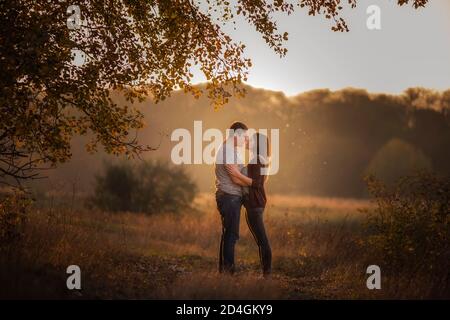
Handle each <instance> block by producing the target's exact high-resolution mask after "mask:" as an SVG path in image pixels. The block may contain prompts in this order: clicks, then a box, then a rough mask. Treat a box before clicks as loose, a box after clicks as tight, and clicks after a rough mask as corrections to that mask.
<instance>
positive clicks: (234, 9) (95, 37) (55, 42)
mask: <svg viewBox="0 0 450 320" xmlns="http://www.w3.org/2000/svg"><path fill="white" fill-rule="evenodd" d="M344 2H345V3H344ZM356 2H357V0H349V1H348V2H347V1H340V0H299V1H298V2H290V1H283V0H273V1H266V0H245V1H244V0H239V1H233V3H231V2H229V1H226V0H208V1H206V2H205V1H195V0H107V1H104V0H80V1H77V3H76V5H77V6H79V8H80V12H79V13H80V16H79V18H80V19H78V16H77V14H78V12H77V10H76V9H75V8H74V7H73V6H72V5H73V4H74V3H73V1H48V0H9V1H1V2H0V27H1V31H0V34H1V35H0V42H1V45H0V69H1V71H2V76H1V79H0V90H1V94H0V117H1V118H2V120H1V122H0V163H1V165H0V177H2V178H5V177H13V178H15V179H16V180H20V179H24V178H32V177H34V176H35V174H36V173H35V171H34V170H33V169H35V168H37V167H39V166H40V165H42V164H43V163H46V164H56V163H58V162H64V161H66V160H68V159H69V158H70V157H71V150H70V141H71V138H72V137H73V136H74V135H80V134H81V135H84V134H86V133H88V132H90V133H92V136H93V139H92V141H91V142H90V143H89V144H88V146H87V147H88V149H89V150H91V151H95V150H96V148H97V146H98V145H103V147H104V148H105V150H106V151H107V152H108V153H112V154H128V155H130V156H132V155H137V154H139V153H141V152H142V151H145V150H149V149H151V148H150V147H149V146H145V145H140V144H139V143H138V140H137V136H136V135H135V131H136V130H137V129H140V128H141V127H142V126H143V125H144V122H143V116H142V114H141V113H140V112H138V111H137V110H135V109H134V108H130V107H129V106H128V105H118V104H115V103H114V102H113V101H112V99H111V98H110V92H111V90H121V91H123V92H124V94H125V96H126V97H127V102H128V104H132V103H133V102H134V101H135V100H136V99H143V98H145V97H146V96H150V97H151V98H152V99H153V100H154V101H159V100H162V99H164V98H166V97H168V96H169V95H170V94H171V92H172V91H173V90H175V89H184V90H185V91H188V92H191V93H192V94H194V95H195V96H199V95H200V94H201V92H200V91H199V90H198V89H197V88H195V87H193V86H192V85H191V78H192V76H193V75H192V70H193V68H194V67H198V68H200V70H201V71H202V72H203V73H204V74H205V76H206V78H207V79H208V80H209V82H208V85H207V87H206V89H205V90H206V92H207V95H208V97H209V99H210V101H211V102H212V103H213V104H215V105H220V104H223V103H226V102H227V99H228V97H229V96H231V95H236V94H237V95H240V94H242V93H243V90H242V89H241V88H240V87H239V84H240V83H241V82H242V81H245V80H246V78H247V72H248V69H249V67H250V66H251V61H250V59H249V58H246V57H244V47H245V45H244V44H242V43H236V42H234V41H233V40H232V39H231V37H230V36H229V35H227V34H226V33H225V32H224V31H223V30H222V25H223V24H225V23H233V22H234V21H235V19H236V17H237V16H243V17H244V18H245V20H246V21H247V22H248V23H249V24H251V25H253V26H254V27H255V29H256V31H257V32H258V33H260V34H261V36H262V37H263V39H264V40H265V41H266V43H267V45H268V46H269V47H271V48H272V49H273V50H274V51H275V52H276V53H277V54H279V55H280V56H283V55H285V53H286V48H285V47H284V46H283V44H284V41H286V40H287V38H288V34H287V33H286V32H280V31H279V30H278V27H277V22H276V21H275V19H274V14H275V13H280V12H281V13H285V14H290V13H292V12H293V11H294V10H295V8H297V7H299V8H304V9H306V10H308V11H309V14H310V15H323V16H325V17H326V18H328V19H331V20H333V22H332V29H333V30H334V31H348V27H347V24H346V23H345V21H344V19H343V18H341V17H340V14H339V13H340V11H341V10H342V8H343V6H346V5H347V6H350V7H354V6H356ZM408 3H410V4H412V5H413V6H414V7H415V8H418V7H421V6H424V5H425V4H426V3H427V0H411V1H409V0H398V4H399V5H405V4H408ZM69 7H70V8H69ZM68 8H69V10H68ZM74 14H75V16H74ZM68 18H70V19H69V20H68ZM73 50H80V51H78V52H82V53H83V54H84V56H85V63H84V64H82V65H79V64H77V63H74V61H73V52H74V51H73Z"/></svg>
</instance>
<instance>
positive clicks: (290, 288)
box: [0, 195, 392, 299]
mask: <svg viewBox="0 0 450 320" xmlns="http://www.w3.org/2000/svg"><path fill="white" fill-rule="evenodd" d="M313 200H314V199H313V198H291V200H289V199H288V198H287V197H276V196H275V197H273V198H272V200H271V202H270V205H269V206H268V208H267V211H266V213H265V215H266V216H265V219H266V226H267V231H268V235H269V238H270V241H271V246H272V250H273V256H274V257H273V269H274V275H273V277H272V279H271V280H264V279H262V278H261V277H260V275H259V264H258V255H257V247H256V245H255V243H254V241H253V238H252V237H251V234H250V232H249V231H248V228H247V226H246V224H245V218H244V216H242V217H241V235H240V240H239V241H238V244H237V251H236V254H237V261H238V265H239V268H240V270H239V272H238V275H237V276H234V277H229V276H224V275H219V274H218V273H217V272H216V264H217V259H216V257H217V249H218V243H219V237H220V219H219V215H218V213H217V211H216V209H215V203H214V199H213V198H212V197H211V196H206V195H201V196H199V197H198V198H197V199H196V201H195V205H196V210H189V211H188V212H186V213H184V214H182V215H172V214H160V215H154V216H145V215H141V214H132V213H120V214H109V213H106V212H100V211H88V210H68V209H57V210H56V209H54V210H51V209H35V210H33V211H32V212H31V214H30V216H29V219H28V223H27V225H26V232H25V238H24V239H22V241H21V242H20V244H18V245H15V246H14V248H13V250H9V251H8V252H6V253H5V254H4V255H2V258H0V259H1V261H0V262H1V265H0V268H1V274H2V276H0V281H1V287H2V292H1V293H0V296H1V297H4V298H11V297H25V298H80V297H81V298H104V299H116V298H132V299H148V298H193V299H197V298H198V299H204V298H211V299H222V298H231V299H233V298H238V299H257V298H260V299H279V298H288V299H305V298H306V299H321V298H325V299H328V298H329V299H336V298H379V297H383V298H386V297H391V296H390V295H391V294H392V293H391V291H386V292H383V290H382V291H381V292H374V291H369V290H368V289H366V287H365V279H366V275H365V267H366V265H365V264H364V260H363V259H362V258H361V257H362V256H363V254H362V252H361V249H360V246H359V245H358V234H359V233H360V231H361V221H362V218H363V216H362V214H361V213H359V212H358V211H357V210H356V209H357V207H358V205H357V204H362V205H364V203H361V202H356V201H351V200H349V201H343V202H342V203H341V202H339V201H337V200H330V199H326V200H323V199H322V200H320V199H318V201H317V202H314V201H313ZM10 249H11V248H10ZM71 264H76V265H79V266H80V267H81V270H82V290H81V292H77V293H74V292H71V291H68V290H67V289H65V280H66V276H67V275H66V274H65V269H66V267H67V266H68V265H71ZM386 295H387V296H386Z"/></svg>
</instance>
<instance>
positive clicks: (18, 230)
mask: <svg viewBox="0 0 450 320" xmlns="http://www.w3.org/2000/svg"><path fill="white" fill-rule="evenodd" d="M30 204H31V200H30V199H28V198H27V197H26V196H25V195H23V194H21V193H18V192H16V193H13V194H3V195H1V196H0V246H6V245H9V244H11V243H15V242H16V241H18V240H20V239H21V238H22V236H23V230H24V226H25V223H26V217H27V211H28V209H29V207H30Z"/></svg>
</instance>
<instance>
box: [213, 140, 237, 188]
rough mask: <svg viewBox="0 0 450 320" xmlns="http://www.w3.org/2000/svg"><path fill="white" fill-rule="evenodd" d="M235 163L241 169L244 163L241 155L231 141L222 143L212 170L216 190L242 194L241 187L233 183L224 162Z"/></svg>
mask: <svg viewBox="0 0 450 320" xmlns="http://www.w3.org/2000/svg"><path fill="white" fill-rule="evenodd" d="M227 163H228V164H232V163H233V164H237V166H238V168H239V170H242V168H243V167H244V163H243V161H242V157H241V155H240V154H239V152H238V151H237V149H236V148H234V147H233V145H232V143H227V142H225V143H223V144H222V145H221V146H220V148H219V150H218V151H217V155H216V163H215V165H214V172H215V175H216V191H222V192H225V193H228V194H233V195H237V196H242V188H241V186H240V185H238V184H236V183H234V182H233V181H232V180H231V178H230V175H229V174H228V172H227V170H226V169H225V164H227Z"/></svg>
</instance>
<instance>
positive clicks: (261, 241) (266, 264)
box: [246, 208, 272, 275]
mask: <svg viewBox="0 0 450 320" xmlns="http://www.w3.org/2000/svg"><path fill="white" fill-rule="evenodd" d="M246 211H247V214H246V217H247V224H248V227H249V229H250V231H251V232H252V234H253V237H254V238H255V241H256V244H257V245H258V248H259V259H260V261H261V267H262V270H263V274H264V275H269V274H270V273H271V271H272V250H271V249H270V244H269V239H267V235H266V229H265V228H264V221H263V212H264V208H246Z"/></svg>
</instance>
